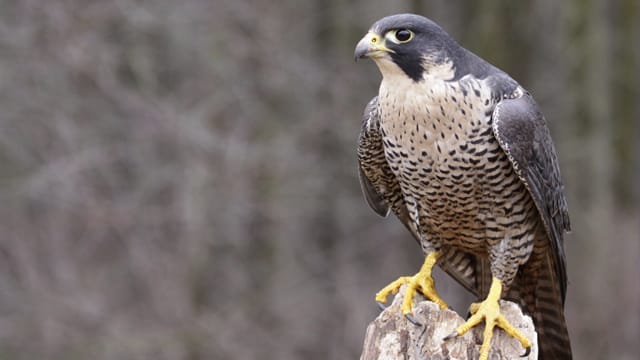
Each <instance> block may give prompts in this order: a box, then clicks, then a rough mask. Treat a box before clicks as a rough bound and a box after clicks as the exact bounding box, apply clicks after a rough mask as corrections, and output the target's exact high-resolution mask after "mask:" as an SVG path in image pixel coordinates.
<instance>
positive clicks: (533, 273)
mask: <svg viewBox="0 0 640 360" xmlns="http://www.w3.org/2000/svg"><path fill="white" fill-rule="evenodd" d="M541 255H542V256H541V259H540V262H537V261H535V260H534V262H533V263H534V264H535V263H537V264H535V265H534V266H535V267H534V266H531V267H525V268H524V269H522V270H524V271H523V274H522V277H520V279H519V280H520V281H521V282H520V284H519V285H520V296H521V300H522V303H523V305H524V308H525V310H526V311H527V312H529V313H530V314H531V315H532V317H533V321H534V323H535V326H536V331H537V332H538V343H539V346H540V356H539V358H540V359H543V360H555V359H560V360H564V359H571V358H572V355H571V341H570V339H569V332H568V330H567V323H566V322H565V319H564V296H563V295H562V290H561V288H560V283H559V282H558V279H557V276H556V274H555V264H553V257H551V256H549V254H548V253H547V252H546V251H545V252H544V254H541ZM532 265H533V264H532Z"/></svg>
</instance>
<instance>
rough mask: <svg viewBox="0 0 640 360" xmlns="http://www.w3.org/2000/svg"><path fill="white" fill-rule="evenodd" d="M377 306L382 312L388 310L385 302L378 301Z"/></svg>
mask: <svg viewBox="0 0 640 360" xmlns="http://www.w3.org/2000/svg"><path fill="white" fill-rule="evenodd" d="M376 304H377V305H378V309H380V311H384V310H385V309H386V308H387V305H385V304H384V303H383V302H380V301H376Z"/></svg>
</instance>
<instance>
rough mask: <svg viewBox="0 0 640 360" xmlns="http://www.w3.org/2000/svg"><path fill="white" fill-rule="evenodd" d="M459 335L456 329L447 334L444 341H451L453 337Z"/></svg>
mask: <svg viewBox="0 0 640 360" xmlns="http://www.w3.org/2000/svg"><path fill="white" fill-rule="evenodd" d="M456 336H458V333H457V332H456V331H454V332H452V333H451V334H449V335H447V336H445V337H444V338H443V339H442V341H449V340H451V339H453V338H454V337H456Z"/></svg>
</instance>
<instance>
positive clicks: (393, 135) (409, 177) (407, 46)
mask: <svg viewBox="0 0 640 360" xmlns="http://www.w3.org/2000/svg"><path fill="white" fill-rule="evenodd" d="M354 56H355V59H356V61H357V60H358V59H363V58H368V59H371V60H373V61H374V62H375V64H376V65H377V67H378V69H379V71H380V73H381V74H382V80H381V83H380V87H379V91H378V94H377V96H375V97H374V98H373V99H372V100H371V101H370V102H369V103H368V104H367V105H366V107H365V110H364V115H363V117H362V125H361V129H360V135H359V138H358V148H357V158H358V175H359V180H360V187H361V189H362V192H363V194H364V198H365V199H366V202H367V203H368V204H369V206H370V207H371V208H372V209H373V210H374V211H375V212H376V213H377V214H379V215H381V216H387V215H388V214H389V213H393V214H394V215H395V216H396V217H397V218H398V219H399V220H400V222H401V223H402V224H404V225H405V227H406V228H407V229H408V231H409V232H410V233H411V234H412V235H413V237H414V238H415V239H416V240H417V242H418V244H419V245H420V247H421V250H422V253H423V254H424V256H425V259H424V263H423V265H422V267H421V268H420V270H419V271H418V273H416V274H415V275H413V276H402V277H400V278H398V279H397V280H396V281H393V282H392V283H390V284H389V285H388V286H386V287H384V288H383V289H382V290H381V291H380V292H378V293H377V294H376V300H377V301H378V303H379V304H384V303H385V302H386V300H387V297H388V296H389V295H391V294H395V293H397V292H398V291H399V288H400V287H401V286H403V285H406V290H405V294H404V298H403V301H402V313H403V314H404V315H405V316H407V318H408V319H409V320H411V321H412V322H414V323H416V324H417V325H420V324H419V323H417V321H416V320H415V318H414V317H412V306H413V303H412V302H413V297H414V294H415V293H416V292H419V293H422V295H424V296H425V297H426V298H427V299H429V300H431V301H433V302H435V303H436V304H438V305H439V306H440V307H441V308H447V303H446V302H445V301H444V300H443V299H442V298H441V297H440V295H439V294H438V292H437V291H436V289H435V283H434V280H433V277H432V269H433V267H434V266H439V267H441V268H442V269H443V270H444V271H445V272H446V273H448V274H449V275H450V276H452V277H453V278H454V279H455V280H456V281H458V282H459V283H460V284H461V285H462V286H463V287H464V288H466V289H467V290H469V291H470V292H472V293H473V294H474V295H475V296H477V297H478V299H484V300H482V301H479V302H478V303H474V304H471V306H470V314H471V315H470V317H469V318H468V319H467V321H466V322H465V323H464V324H462V325H460V326H459V327H457V328H456V329H453V332H452V333H451V334H450V335H449V336H447V337H445V338H444V339H443V341H450V340H451V339H453V338H455V337H457V336H460V335H463V334H464V333H466V332H467V331H469V330H470V329H471V328H473V327H474V326H477V325H478V324H480V323H482V322H484V323H485V331H484V333H483V342H482V345H481V347H480V357H479V358H480V359H487V358H488V356H489V352H490V345H491V338H492V336H493V332H494V331H500V330H498V329H497V328H501V329H503V330H504V331H506V332H507V333H508V334H509V335H511V336H512V337H514V338H516V339H517V340H518V341H519V342H520V344H521V345H522V347H523V348H524V351H525V355H526V354H528V353H529V351H530V348H531V346H532V342H531V339H527V338H526V337H525V336H523V335H522V334H521V333H520V332H519V331H518V330H517V329H515V328H514V327H513V326H512V325H511V324H510V323H509V322H508V321H507V320H506V319H505V318H504V316H503V315H502V314H501V313H500V305H499V301H500V300H502V299H505V300H512V301H514V302H516V303H518V304H520V306H521V307H522V308H523V309H524V310H525V312H527V313H528V314H530V315H531V316H532V318H533V320H534V324H535V327H536V331H537V333H538V337H539V338H538V340H539V350H540V353H539V355H540V358H543V359H571V356H572V355H571V344H570V339H569V333H568V330H567V325H566V321H565V317H564V302H565V298H566V291H567V270H566V255H565V250H564V233H565V232H568V231H570V230H571V225H570V219H569V211H568V206H567V201H566V198H565V195H564V185H563V182H562V179H561V174H560V168H559V162H558V156H557V153H556V149H555V146H554V143H553V140H552V138H551V134H550V130H549V128H548V127H547V125H546V120H545V118H544V116H543V114H542V112H541V110H540V107H539V106H538V105H537V103H536V102H535V100H534V98H533V96H532V95H531V93H530V92H529V91H527V90H526V89H524V88H523V87H522V86H521V85H520V84H519V83H518V82H517V81H516V80H514V79H513V78H512V77H511V76H509V75H508V74H507V73H506V72H504V71H502V70H500V69H498V68H497V67H495V66H494V65H492V64H490V63H489V62H487V61H485V60H483V59H482V58H480V57H479V56H478V55H476V54H474V53H472V52H471V51H469V50H467V49H465V48H463V47H462V46H460V45H459V44H458V43H457V42H456V41H455V40H454V39H453V38H452V37H451V36H450V35H449V34H448V33H447V32H445V31H444V30H443V29H442V28H441V27H440V26H439V25H437V24H436V23H435V22H433V21H432V20H430V19H428V18H426V17H423V16H420V15H416V14H397V15H391V16H388V17H384V18H382V19H380V20H378V21H376V22H375V23H374V24H373V25H372V26H371V28H370V29H369V31H368V32H367V33H366V35H365V36H364V37H363V38H362V39H361V40H360V41H359V42H358V44H357V45H356V48H355V52H354Z"/></svg>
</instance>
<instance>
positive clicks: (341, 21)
mask: <svg viewBox="0 0 640 360" xmlns="http://www.w3.org/2000/svg"><path fill="white" fill-rule="evenodd" d="M407 11H411V12H417V13H420V14H424V15H426V16H428V17H430V18H432V19H433V20H435V21H436V22H438V23H439V24H440V25H442V26H443V27H444V28H445V29H446V30H447V31H448V32H449V33H450V34H451V35H452V36H453V37H454V38H455V39H457V40H458V41H459V42H460V43H461V44H462V45H463V46H465V47H467V48H469V49H470V50H472V51H474V52H476V53H477V54H479V55H481V56H482V57H484V58H485V59H487V60H489V61H490V62H492V63H493V64H495V65H497V66H498V67H500V68H502V69H504V70H505V71H507V72H509V73H510V74H511V75H512V76H513V77H514V78H516V79H517V80H518V81H519V82H520V83H521V84H522V85H523V86H525V87H526V88H528V89H529V90H530V91H531V92H532V93H533V94H534V96H535V97H536V99H537V100H538V102H539V103H540V105H541V107H542V109H543V111H544V113H545V114H546V117H547V120H548V122H549V125H550V127H551V130H552V134H553V136H554V138H555V141H556V144H557V149H558V152H559V156H560V163H561V168H562V173H563V177H564V180H565V185H566V191H567V196H568V200H569V206H570V210H571V215H572V224H573V229H574V231H573V232H572V233H571V234H569V235H568V236H567V237H566V247H567V253H568V264H569V280H570V285H569V293H568V299H567V304H566V316H567V319H568V323H569V326H570V332H571V336H572V341H573V347H574V354H575V358H576V359H636V358H637V356H638V353H639V352H640V344H639V342H638V339H639V338H640V280H639V277H640V266H639V262H640V235H639V232H640V213H639V212H640V204H639V201H638V199H639V191H640V189H639V181H640V156H639V154H640V148H639V147H640V146H639V144H640V90H639V87H638V84H639V82H640V70H639V69H640V61H639V59H640V25H639V23H640V4H639V3H638V1H637V0H589V1H583V0H569V1H562V2H560V1H555V0H540V1H535V2H534V1H517V2H516V1H511V0H487V1H482V2H480V1H461V0H431V1H379V0H377V1H372V0H366V1H365V0H357V1H344V0H323V1H319V0H314V1H297V0H281V1H273V2H268V1H257V0H237V1H236V0H233V1H232V0H218V1H204V0H181V1H170V0H156V1H145V0H103V1H87V0H65V1H39V0H20V1H11V0H0V202H1V204H2V205H1V206H0V359H18V360H21V359H71V360H74V359H156V360H158V359H160V360H161V359H189V360H196V359H265V360H266V359H283V360H289V359H312V360H314V359H355V358H358V357H359V354H360V351H361V346H362V341H363V337H364V332H365V328H366V325H367V324H368V322H369V321H371V320H372V319H373V318H374V317H375V316H376V315H377V312H378V311H377V308H376V306H375V304H374V302H373V297H374V294H375V292H376V291H377V290H379V289H380V288H381V287H382V286H384V285H386V284H387V283H388V282H389V281H391V280H393V279H395V278H396V277H397V276H400V275H406V274H412V273H415V272H416V271H417V269H418V268H419V265H420V264H421V262H422V255H421V254H420V251H419V248H418V246H417V245H416V244H415V243H414V241H413V240H412V239H411V237H410V236H409V235H408V233H407V232H406V231H405V230H404V228H403V227H402V226H401V225H399V224H398V222H397V221H396V220H395V219H393V218H389V219H381V218H379V217H377V216H376V215H375V214H374V213H373V211H371V210H370V209H369V208H368V206H367V205H366V203H365V202H364V200H363V199H362V196H361V194H360V189H359V185H358V179H357V172H356V156H355V146H356V139H357V136H358V131H359V127H360V116H361V113H362V110H363V108H364V105H365V104H366V103H367V101H368V100H369V99H370V98H371V97H372V96H374V95H375V94H376V93H377V87H378V84H379V81H380V75H379V73H378V71H377V69H376V68H375V66H374V64H373V63H372V62H362V63H358V64H357V65H356V64H354V62H353V49H354V46H355V44H356V42H357V41H358V40H359V39H360V37H361V36H362V35H364V33H365V32H366V30H367V29H368V27H369V26H370V25H371V24H372V23H373V22H374V21H375V20H377V19H379V18H380V17H383V16H386V15H390V14H393V13H399V12H407ZM438 288H439V290H440V292H441V293H443V297H444V298H445V299H447V300H450V301H451V303H453V305H454V308H455V309H457V310H458V311H459V312H460V313H462V314H463V315H464V314H465V313H466V307H467V306H468V304H469V302H470V301H472V300H473V299H471V298H470V297H469V296H468V295H467V294H465V293H464V291H463V290H461V288H459V287H457V285H455V284H453V283H452V282H451V281H450V280H449V279H448V278H446V277H442V276H439V280H438Z"/></svg>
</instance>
